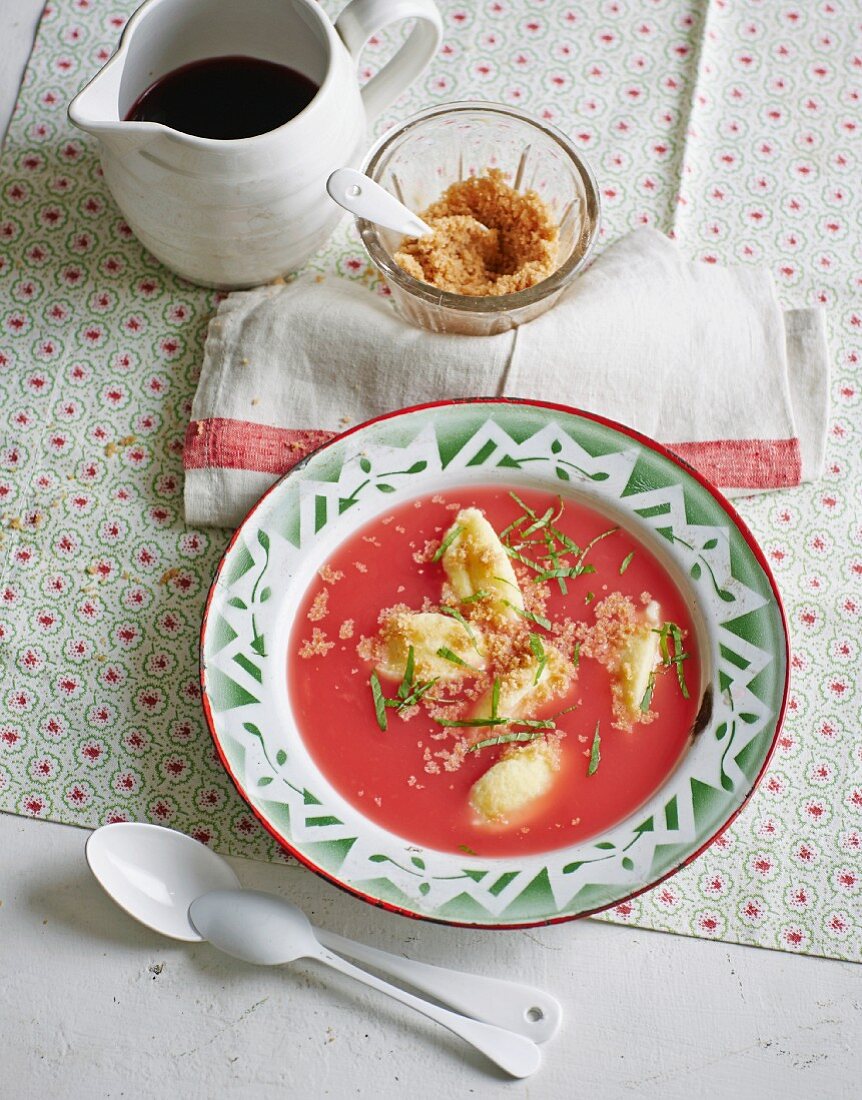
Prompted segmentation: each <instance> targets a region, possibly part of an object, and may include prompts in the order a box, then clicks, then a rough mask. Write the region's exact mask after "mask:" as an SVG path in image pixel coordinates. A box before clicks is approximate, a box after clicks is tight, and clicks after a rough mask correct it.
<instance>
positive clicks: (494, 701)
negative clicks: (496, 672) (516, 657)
mask: <svg viewBox="0 0 862 1100" xmlns="http://www.w3.org/2000/svg"><path fill="white" fill-rule="evenodd" d="M499 706H500V677H499V676H495V677H494V686H493V687H492V688H491V717H492V718H496V717H497V708H498V707H499Z"/></svg>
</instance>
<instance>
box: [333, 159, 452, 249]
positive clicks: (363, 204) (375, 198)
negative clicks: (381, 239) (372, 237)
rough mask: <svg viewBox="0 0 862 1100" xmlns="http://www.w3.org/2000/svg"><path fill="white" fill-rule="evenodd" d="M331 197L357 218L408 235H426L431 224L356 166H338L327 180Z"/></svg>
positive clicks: (429, 231)
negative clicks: (359, 170) (358, 170)
mask: <svg viewBox="0 0 862 1100" xmlns="http://www.w3.org/2000/svg"><path fill="white" fill-rule="evenodd" d="M326 190H327V191H328V192H329V197H330V198H331V199H333V200H334V201H335V202H337V203H338V205H339V206H340V207H342V208H343V209H344V210H348V211H349V212H350V213H351V214H353V215H354V216H355V217H357V218H366V219H367V220H368V221H370V222H374V223H375V224H376V225H382V226H385V227H386V228H387V229H394V230H395V231H396V232H398V233H403V234H405V236H407V237H425V236H427V235H428V234H429V233H431V232H432V229H431V227H430V226H429V225H427V224H426V223H425V222H423V221H422V219H421V218H420V217H419V216H418V215H417V214H414V213H413V211H412V210H409V209H408V208H407V207H406V206H404V204H403V203H400V202H399V201H398V199H396V198H395V196H394V195H390V193H389V192H388V191H387V190H386V188H384V187H381V186H380V184H379V183H375V182H374V180H373V179H371V177H370V176H366V175H364V174H363V173H362V172H357V170H356V169H355V168H338V169H336V171H334V172H333V173H332V175H331V176H330V177H329V179H328V180H327V181H326Z"/></svg>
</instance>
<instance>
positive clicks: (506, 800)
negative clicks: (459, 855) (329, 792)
mask: <svg viewBox="0 0 862 1100" xmlns="http://www.w3.org/2000/svg"><path fill="white" fill-rule="evenodd" d="M287 676H288V688H289V697H290V702H291V706H292V709H293V713H294V715H295V719H296V722H297V725H298V728H299V732H300V735H301V736H302V738H303V741H304V743H305V745H306V747H307V749H308V751H309V753H310V754H311V756H312V758H313V759H314V761H315V763H316V765H317V766H318V767H319V769H320V771H321V772H322V773H323V775H324V776H325V777H326V778H327V779H328V781H329V782H330V783H331V784H332V786H333V787H334V788H335V789H336V790H337V791H338V792H339V793H340V794H341V795H342V796H343V797H344V798H345V799H346V800H347V801H348V802H349V803H351V804H352V805H353V806H355V807H356V808H357V809H358V810H359V811H360V812H361V813H362V814H363V815H364V816H365V817H367V818H369V819H371V820H373V821H375V822H377V823H378V824H380V825H381V826H383V827H384V828H386V829H388V830H390V831H391V832H393V833H396V834H398V835H399V836H401V837H403V838H404V839H405V840H406V841H407V842H409V843H412V844H416V845H421V846H424V847H431V848H436V849H439V850H442V851H449V852H458V851H461V852H466V853H473V854H476V855H480V856H507V855H515V854H527V853H533V852H543V851H548V850H550V849H554V848H560V847H565V846H569V845H572V844H575V843H578V842H581V841H584V840H586V839H588V838H590V837H593V836H595V835H597V834H600V833H602V832H605V831H607V830H608V829H610V828H612V827H613V826H614V825H615V824H616V823H617V822H619V821H620V820H622V819H623V818H624V817H626V816H627V815H628V814H630V813H633V812H634V811H635V810H637V809H638V807H640V806H642V805H643V804H644V803H645V802H646V801H647V799H649V797H650V796H651V795H652V794H653V793H654V792H655V791H656V790H657V789H658V787H659V786H660V785H661V784H662V783H663V782H664V781H665V779H666V778H667V777H668V776H669V774H670V773H671V772H672V771H673V770H674V768H675V766H676V765H677V763H678V762H679V760H680V758H681V756H682V754H683V753H684V751H685V749H686V747H687V746H688V744H689V742H690V740H691V737H692V731H693V727H694V725H695V721H696V718H697V714H698V709H699V706H700V703H701V694H702V692H701V665H700V660H699V656H698V652H697V636H696V630H695V626H694V623H693V621H692V617H691V614H690V612H689V609H688V607H687V605H686V602H685V599H684V598H683V596H682V594H681V592H680V591H679V589H678V588H677V587H676V585H675V583H674V582H673V580H672V578H671V577H670V576H669V575H668V572H667V571H666V569H665V567H664V566H663V565H662V564H661V563H660V561H659V560H658V558H657V557H656V556H655V555H654V554H653V553H651V552H650V550H649V549H648V548H647V546H646V545H645V544H644V543H643V542H642V541H641V540H640V539H638V538H637V537H635V535H633V534H632V533H631V532H629V531H627V530H626V529H625V528H624V527H619V526H617V524H616V522H615V521H614V520H612V519H610V518H608V517H607V516H604V515H602V514H601V513H600V512H598V511H596V510H595V509H593V508H591V507H589V506H588V505H586V504H584V503H583V502H582V501H580V500H575V499H561V498H560V497H558V496H556V495H553V494H551V493H548V492H544V491H539V490H532V489H517V488H516V489H509V488H507V487H485V486H480V487H469V488H461V489H456V490H447V491H445V492H441V493H436V494H435V495H433V496H427V497H423V498H420V499H416V500H413V501H409V502H407V503H405V504H401V505H399V506H397V507H395V508H393V509H392V510H391V511H390V512H388V513H385V514H383V515H381V516H380V517H378V518H376V519H374V520H372V521H371V522H369V523H367V524H366V525H365V526H364V527H362V528H361V529H359V530H357V531H356V533H354V534H353V535H351V537H350V538H348V539H346V540H345V541H344V542H343V543H342V544H341V545H340V546H339V547H338V548H337V549H336V551H335V552H334V553H333V554H332V555H331V557H330V558H329V559H328V560H327V561H326V563H325V564H324V565H323V566H322V567H321V568H320V569H319V570H318V574H317V576H316V577H315V580H314V582H313V583H312V584H311V585H310V587H309V589H308V591H307V592H306V593H305V595H304V597H303V599H302V602H301V604H300V606H299V609H298V612H297V616H296V620H295V623H294V626H293V628H292V632H291V636H290V644H289V650H288V660H287Z"/></svg>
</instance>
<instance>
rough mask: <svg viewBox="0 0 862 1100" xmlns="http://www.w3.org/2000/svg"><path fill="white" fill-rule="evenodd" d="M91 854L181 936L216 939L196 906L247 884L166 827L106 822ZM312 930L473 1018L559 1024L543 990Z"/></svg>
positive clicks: (249, 925)
mask: <svg viewBox="0 0 862 1100" xmlns="http://www.w3.org/2000/svg"><path fill="white" fill-rule="evenodd" d="M86 855H87V862H88V863H89V865H90V870H91V871H92V872H93V874H94V875H95V876H96V878H97V879H98V881H99V882H100V883H101V885H102V887H103V888H104V889H105V891H106V892H107V893H108V894H109V895H110V896H111V897H112V898H113V900H114V901H115V902H116V903H117V904H118V905H119V906H120V908H122V909H124V910H125V911H126V912H127V913H128V914H129V915H130V916H132V917H134V918H135V919H136V920H138V921H140V922H141V923H142V924H145V925H146V926H147V927H148V928H152V929H153V930H154V931H156V932H160V933H161V934H162V935H164V936H170V937H172V938H174V939H178V940H186V941H191V942H195V941H201V940H203V939H204V938H209V937H205V936H204V935H203V934H202V931H201V930H200V929H199V928H197V927H196V926H195V924H194V923H192V921H191V920H190V918H189V908H190V907H191V905H192V903H193V902H195V901H196V899H198V898H200V897H202V896H203V895H205V894H208V893H210V892H211V891H214V890H221V891H239V890H241V885H240V881H239V879H238V878H237V876H236V875H235V874H234V872H233V868H232V867H231V866H230V864H228V863H227V862H226V861H225V860H224V859H222V857H221V856H219V855H217V854H216V853H215V852H213V851H211V850H210V849H209V848H207V847H205V846H204V845H203V844H200V843H198V841H196V840H193V839H192V838H191V837H189V836H186V835H185V834H183V833H178V832H176V831H175V830H173V829H165V828H163V827H162V826H160V825H145V824H141V823H136V822H121V823H119V824H116V825H104V826H103V827H102V828H101V829H97V830H96V831H95V832H94V833H92V834H91V835H90V837H89V838H88V840H87V846H86ZM255 896H257V897H268V896H269V895H255ZM272 902H274V903H276V904H278V905H279V906H281V907H282V909H283V908H284V907H288V908H289V909H291V910H295V912H296V913H297V914H298V915H299V917H301V919H302V920H303V921H305V920H306V918H305V916H304V914H303V913H302V912H301V911H300V910H298V909H296V907H295V906H292V905H291V903H290V902H288V901H286V900H285V899H282V898H276V897H274V896H273V897H272ZM309 928H311V926H310V925H309ZM311 931H312V933H313V935H314V936H315V937H316V942H317V943H318V945H322V947H323V948H328V949H329V950H330V951H337V952H338V953H339V954H341V955H348V956H349V957H350V958H352V959H356V960H357V961H359V962H362V963H365V964H366V965H368V966H372V967H374V969H375V970H378V971H380V972H382V973H384V974H388V975H389V976H390V977H393V978H395V979H397V980H398V981H403V982H405V983H408V984H409V985H410V986H412V987H413V988H414V989H418V990H420V991H421V992H423V993H427V994H428V995H429V996H431V997H434V998H435V999H436V1000H438V1001H442V1002H443V1003H444V1004H448V1005H450V1006H451V1007H452V1008H454V1009H456V1010H457V1011H458V1012H461V1013H465V1014H466V1015H467V1016H471V1017H473V1020H474V1021H478V1022H483V1023H485V1024H490V1025H493V1026H495V1027H497V1028H500V1029H506V1030H507V1031H508V1032H514V1033H515V1035H520V1036H524V1037H526V1038H528V1039H531V1040H532V1041H533V1042H535V1043H543V1042H546V1041H547V1040H548V1039H550V1038H552V1037H553V1036H554V1035H555V1034H556V1033H557V1030H558V1029H559V1026H560V1022H561V1019H562V1009H561V1007H560V1004H559V1002H558V1001H557V1000H556V999H555V998H554V997H552V996H551V995H550V994H549V993H545V992H544V991H543V990H540V989H535V988H533V987H531V986H528V985H522V984H520V983H518V982H510V981H505V980H503V979H500V978H489V977H486V976H484V975H480V974H466V973H464V972H463V971H460V970H449V969H447V968H446V967H442V966H432V965H430V964H429V963H423V962H418V961H416V960H415V959H405V958H402V957H401V956H399V955H391V954H389V953H388V952H386V951H381V950H379V949H378V948H376V947H370V946H368V945H367V944H361V943H356V942H355V941H354V940H350V939H347V938H345V937H344V936H339V935H338V934H337V933H335V932H328V931H326V930H324V929H322V928H312V929H311ZM243 935H244V943H245V948H244V949H247V950H249V951H258V950H264V951H273V950H279V946H278V945H275V944H274V943H273V942H272V941H271V940H270V939H269V934H268V933H264V932H263V931H262V930H261V928H260V927H259V926H258V925H256V924H255V922H254V921H251V920H249V921H247V922H246V923H245V925H244V926H243ZM262 938H263V941H264V942H263V946H262V947H260V946H259V944H260V941H261V939H262ZM216 946H219V944H218V943H217V944H216ZM285 961H286V959H285ZM422 1003H423V1005H424V1004H425V1003H426V1002H422ZM414 1007H415V1006H414Z"/></svg>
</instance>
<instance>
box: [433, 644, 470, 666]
mask: <svg viewBox="0 0 862 1100" xmlns="http://www.w3.org/2000/svg"><path fill="white" fill-rule="evenodd" d="M437 656H438V657H442V658H443V660H444V661H451V662H452V664H453V665H460V666H461V668H469V669H472V670H473V672H478V671H479V670H478V669H477V668H474V666H473V665H468V664H467V662H466V661H464V660H462V659H461V658H460V657H459V656H458V654H457V653H455V652H454V651H453V650H451V649H450V648H449V647H448V646H446V645H441V646H440V648H439V649H438V650H437Z"/></svg>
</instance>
